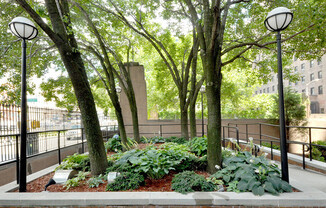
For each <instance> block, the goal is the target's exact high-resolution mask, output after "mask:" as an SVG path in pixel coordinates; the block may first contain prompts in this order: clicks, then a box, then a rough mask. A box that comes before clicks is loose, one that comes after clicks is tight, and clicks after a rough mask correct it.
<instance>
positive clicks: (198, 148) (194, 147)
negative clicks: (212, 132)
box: [188, 137, 207, 157]
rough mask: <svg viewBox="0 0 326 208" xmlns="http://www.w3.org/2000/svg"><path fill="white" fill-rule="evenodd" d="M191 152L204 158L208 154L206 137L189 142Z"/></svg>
mask: <svg viewBox="0 0 326 208" xmlns="http://www.w3.org/2000/svg"><path fill="white" fill-rule="evenodd" d="M188 146H189V148H190V151H191V152H193V153H195V154H196V155H197V156H200V157H201V156H204V155H206V154H207V138H206V137H195V138H192V139H191V140H190V141H189V142H188Z"/></svg>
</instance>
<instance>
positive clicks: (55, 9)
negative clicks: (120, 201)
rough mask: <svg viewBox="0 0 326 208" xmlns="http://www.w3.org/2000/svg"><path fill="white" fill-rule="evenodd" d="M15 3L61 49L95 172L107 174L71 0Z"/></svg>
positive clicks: (20, 1) (95, 173) (17, 1)
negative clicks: (75, 30)
mask: <svg viewBox="0 0 326 208" xmlns="http://www.w3.org/2000/svg"><path fill="white" fill-rule="evenodd" d="M16 3H17V4H18V5H20V6H21V7H22V8H23V9H24V10H25V11H26V12H27V13H28V14H29V15H30V16H31V17H32V18H33V20H34V21H35V22H36V23H37V24H38V25H39V26H40V27H41V28H42V30H43V31H44V32H45V33H46V34H47V35H48V36H49V38H50V39H51V40H52V41H53V43H54V44H55V46H56V48H57V49H58V51H59V53H60V56H61V59H62V61H63V63H64V65H65V67H66V69H67V72H68V74H69V77H70V80H71V83H72V86H73V88H74V92H75V95H76V98H77V102H78V105H79V109H80V111H81V115H82V121H83V125H84V128H85V134H86V138H87V144H88V149H89V155H90V162H91V171H92V174H93V175H99V174H101V173H104V172H105V170H106V167H107V165H108V164H107V159H106V153H105V148H104V143H103V140H102V134H101V129H100V125H99V121H98V117H97V112H96V108H95V103H94V98H93V95H92V92H91V88H90V85H89V82H88V79H87V75H86V71H85V67H84V63H83V60H82V57H81V54H80V52H79V50H78V45H77V42H76V39H75V35H74V32H73V27H72V23H71V19H70V11H69V4H68V1H66V0H63V1H60V2H58V1H55V0H46V1H45V8H46V9H45V8H44V7H43V5H42V4H41V3H34V4H33V7H34V8H32V7H31V5H30V4H28V3H27V2H26V1H25V0H16ZM40 14H41V15H42V16H44V18H46V19H47V20H50V22H51V24H47V23H46V22H45V21H44V20H43V19H42V17H41V15H40Z"/></svg>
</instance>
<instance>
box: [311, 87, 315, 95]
mask: <svg viewBox="0 0 326 208" xmlns="http://www.w3.org/2000/svg"><path fill="white" fill-rule="evenodd" d="M314 94H315V88H314V87H312V88H310V95H314Z"/></svg>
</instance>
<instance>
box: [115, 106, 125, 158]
mask: <svg viewBox="0 0 326 208" xmlns="http://www.w3.org/2000/svg"><path fill="white" fill-rule="evenodd" d="M114 108H115V115H116V116H117V121H118V126H119V132H120V138H121V143H122V144H124V145H122V150H123V151H125V150H126V149H125V146H126V144H127V133H126V128H125V125H124V121H123V116H122V111H121V107H120V104H118V105H115V107H114Z"/></svg>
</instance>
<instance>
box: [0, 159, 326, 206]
mask: <svg viewBox="0 0 326 208" xmlns="http://www.w3.org/2000/svg"><path fill="white" fill-rule="evenodd" d="M54 168H55V166H52V167H50V168H48V169H45V170H43V171H40V172H38V173H35V174H34V175H33V176H29V178H28V180H33V178H37V177H39V176H41V175H44V174H46V173H48V172H51V171H53V169H54ZM289 174H290V183H291V185H292V186H293V187H295V188H297V189H299V190H300V191H301V192H294V193H283V194H280V195H279V196H273V195H270V194H265V195H264V196H261V197H260V196H255V195H253V194H252V193H232V192H222V193H221V192H195V193H190V194H186V195H184V194H179V193H175V192H95V193H90V192H88V193H80V192H79V193H76V192H75V193H72V192H71V193H50V192H42V193H8V192H7V191H9V190H12V189H14V188H17V184H16V183H15V182H14V183H11V184H8V185H5V186H2V187H0V206H1V207H3V206H10V207H14V206H16V207H17V206H24V207H26V206H30V207H33V206H80V207H83V206H159V207H168V206H275V207H326V175H323V174H320V173H317V172H313V171H308V170H302V169H301V168H299V167H296V166H293V165H290V166H289Z"/></svg>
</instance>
